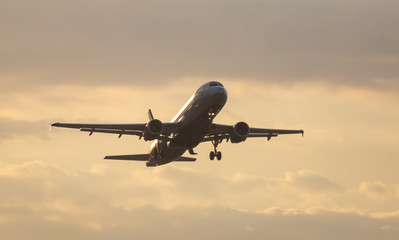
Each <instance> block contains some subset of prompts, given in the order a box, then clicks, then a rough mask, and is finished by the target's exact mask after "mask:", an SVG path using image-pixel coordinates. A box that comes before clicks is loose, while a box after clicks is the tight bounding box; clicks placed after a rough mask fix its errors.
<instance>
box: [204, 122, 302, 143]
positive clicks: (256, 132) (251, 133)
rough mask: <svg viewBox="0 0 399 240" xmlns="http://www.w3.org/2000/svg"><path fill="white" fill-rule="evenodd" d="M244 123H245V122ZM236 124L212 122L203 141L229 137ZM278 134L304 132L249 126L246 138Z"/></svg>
mask: <svg viewBox="0 0 399 240" xmlns="http://www.w3.org/2000/svg"><path fill="white" fill-rule="evenodd" d="M245 124H246V123H245ZM235 126H236V125H224V124H212V126H211V130H210V131H209V133H208V134H207V135H206V136H205V138H204V139H203V142H206V141H212V140H216V139H218V140H222V139H227V140H228V139H231V137H232V135H233V134H234V127H235ZM280 134H302V136H303V134H304V131H303V130H287V129H271V128H251V127H250V128H249V129H248V130H247V134H246V137H245V139H246V138H254V137H265V138H267V139H268V140H270V139H271V138H272V137H277V136H278V135H280Z"/></svg>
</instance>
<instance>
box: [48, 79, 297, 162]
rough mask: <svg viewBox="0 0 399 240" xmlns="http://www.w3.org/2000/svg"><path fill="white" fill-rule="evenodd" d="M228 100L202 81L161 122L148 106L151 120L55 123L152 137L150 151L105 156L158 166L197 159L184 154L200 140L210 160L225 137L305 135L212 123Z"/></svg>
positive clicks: (220, 88) (214, 86)
mask: <svg viewBox="0 0 399 240" xmlns="http://www.w3.org/2000/svg"><path fill="white" fill-rule="evenodd" d="M226 101H227V91H226V89H225V88H224V87H223V85H222V84H221V83H219V82H215V81H212V82H208V83H205V84H204V85H202V86H201V87H200V88H199V89H198V90H197V91H196V92H195V93H194V94H193V95H192V96H191V98H190V99H189V100H188V101H187V103H186V104H185V105H184V106H183V108H182V109H181V110H180V111H179V112H178V113H177V115H176V116H175V117H174V118H173V119H172V121H171V122H168V123H162V122H161V121H160V120H158V119H155V118H154V116H153V115H152V112H151V110H148V118H149V121H148V122H147V123H139V124H80V123H77V124H76V123H53V124H52V125H51V126H53V127H65V128H77V129H80V131H83V132H89V135H92V134H93V132H99V133H112V134H117V135H119V137H121V136H122V135H136V136H139V138H140V139H141V138H143V139H144V140H145V141H153V142H152V144H151V148H150V151H149V153H148V154H134V155H115V156H106V157H105V159H116V160H134V161H146V165H147V167H155V166H159V165H163V164H166V163H170V162H179V161H195V160H196V159H195V158H191V157H183V156H182V155H183V154H184V153H185V152H186V151H187V150H188V152H189V153H190V154H191V155H196V153H195V152H194V148H195V147H196V146H197V145H198V144H200V143H201V142H208V141H209V142H211V143H212V145H213V147H214V151H211V152H210V154H209V158H210V159H211V160H213V159H215V157H216V159H217V160H220V159H221V158H222V153H221V152H219V151H218V150H217V147H218V145H219V144H220V143H221V142H222V141H223V140H226V142H228V141H229V140H230V142H232V143H240V142H244V141H245V140H246V139H247V138H252V137H264V138H267V140H270V139H271V138H272V137H277V136H278V135H279V134H296V133H300V134H302V136H303V130H282V129H267V128H252V127H249V126H248V124H247V123H245V122H238V123H236V124H235V125H224V124H216V123H213V119H214V118H215V117H216V115H217V114H218V113H219V112H220V110H221V109H222V108H223V106H224V105H225V103H226Z"/></svg>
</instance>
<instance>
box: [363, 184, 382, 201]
mask: <svg viewBox="0 0 399 240" xmlns="http://www.w3.org/2000/svg"><path fill="white" fill-rule="evenodd" d="M359 192H360V193H362V194H364V195H366V196H367V197H369V198H372V199H377V200H378V199H380V200H381V199H385V198H386V197H387V196H388V194H389V193H388V189H387V188H386V186H385V184H384V183H382V182H378V181H375V182H361V183H360V186H359Z"/></svg>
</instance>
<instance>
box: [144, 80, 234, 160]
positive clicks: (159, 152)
mask: <svg viewBox="0 0 399 240" xmlns="http://www.w3.org/2000/svg"><path fill="white" fill-rule="evenodd" d="M226 101H227V91H226V89H225V88H224V87H223V85H222V84H221V83H219V82H208V83H206V84H204V85H202V86H201V87H200V88H199V89H198V90H197V91H196V92H195V93H194V94H193V95H192V96H191V98H190V99H189V100H188V101H187V103H186V104H185V105H184V106H183V107H182V108H181V110H180V111H179V112H178V113H177V114H176V116H175V117H174V118H173V119H172V122H177V123H178V126H179V127H178V131H177V133H175V134H173V135H172V136H169V137H171V138H172V140H171V141H168V142H166V141H162V140H154V141H153V142H152V144H151V148H150V152H149V153H150V159H149V160H148V162H147V166H158V165H162V164H166V163H169V162H172V161H174V160H176V159H178V158H179V157H181V156H182V155H183V154H184V153H185V152H186V151H187V150H188V149H193V148H194V147H196V146H197V145H198V144H199V143H200V142H201V141H202V139H203V138H204V137H205V135H206V134H207V133H208V132H209V130H210V127H211V124H212V121H213V119H214V118H215V117H216V115H217V114H218V113H219V112H220V110H221V109H222V108H223V106H224V105H225V103H226Z"/></svg>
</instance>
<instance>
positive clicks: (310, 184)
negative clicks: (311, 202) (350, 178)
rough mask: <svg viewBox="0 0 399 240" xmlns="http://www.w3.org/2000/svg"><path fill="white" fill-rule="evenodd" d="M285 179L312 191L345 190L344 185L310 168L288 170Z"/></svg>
mask: <svg viewBox="0 0 399 240" xmlns="http://www.w3.org/2000/svg"><path fill="white" fill-rule="evenodd" d="M285 180H286V181H287V182H288V183H290V184H292V185H293V186H295V187H299V188H301V189H305V190H308V191H310V192H330V191H342V190H343V187H342V186H340V185H338V184H336V183H333V182H332V181H330V180H329V179H327V178H325V177H323V176H321V175H320V174H318V173H316V172H313V171H308V170H298V171H296V172H286V173H285Z"/></svg>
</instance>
